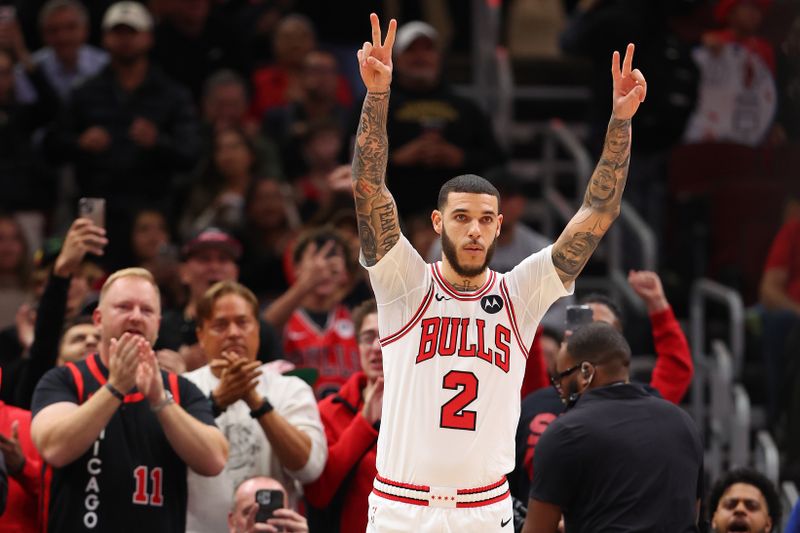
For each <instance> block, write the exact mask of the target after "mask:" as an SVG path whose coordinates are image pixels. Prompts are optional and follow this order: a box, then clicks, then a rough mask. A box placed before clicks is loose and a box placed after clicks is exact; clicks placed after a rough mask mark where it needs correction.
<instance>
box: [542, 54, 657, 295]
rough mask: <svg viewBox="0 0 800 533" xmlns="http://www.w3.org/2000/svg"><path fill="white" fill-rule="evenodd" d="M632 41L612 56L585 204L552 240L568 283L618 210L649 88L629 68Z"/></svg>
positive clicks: (555, 260) (561, 274) (558, 265)
mask: <svg viewBox="0 0 800 533" xmlns="http://www.w3.org/2000/svg"><path fill="white" fill-rule="evenodd" d="M633 48H634V47H633V44H629V45H628V49H627V50H626V51H625V60H624V61H623V63H622V68H621V69H620V62H619V59H620V56H619V52H614V54H613V56H612V59H611V77H612V79H613V82H614V95H613V110H612V114H611V122H609V124H608V132H607V133H606V140H605V144H604V145H603V153H602V155H601V156H600V161H599V162H598V163H597V167H596V168H595V170H594V173H592V177H591V178H590V179H589V186H588V187H587V189H586V195H585V196H584V198H583V204H582V205H581V207H580V209H578V212H577V213H576V214H575V216H574V217H572V220H570V221H569V223H568V224H567V227H566V228H565V229H564V231H563V232H562V233H561V236H559V238H558V240H557V241H556V243H555V244H554V245H553V252H552V254H553V264H554V265H555V267H556V270H557V271H558V275H559V277H560V278H561V281H562V282H564V284H565V285H567V284H569V283H572V282H573V281H574V280H575V278H577V277H578V274H580V273H581V271H582V270H583V267H584V266H585V265H586V262H587V261H589V258H590V257H591V255H592V253H593V252H594V250H595V248H597V245H598V243H599V242H600V239H601V238H602V237H603V235H605V234H606V231H608V228H610V227H611V224H612V223H613V222H614V220H615V219H616V218H617V216H618V215H619V210H620V204H621V202H622V191H623V190H624V189H625V182H626V181H627V179H628V165H629V163H630V155H631V119H632V118H633V115H634V114H636V110H637V109H639V104H640V103H641V102H643V101H644V97H645V95H646V94H647V83H646V82H645V79H644V76H643V75H642V73H641V72H640V71H639V69H635V70H631V65H632V64H633Z"/></svg>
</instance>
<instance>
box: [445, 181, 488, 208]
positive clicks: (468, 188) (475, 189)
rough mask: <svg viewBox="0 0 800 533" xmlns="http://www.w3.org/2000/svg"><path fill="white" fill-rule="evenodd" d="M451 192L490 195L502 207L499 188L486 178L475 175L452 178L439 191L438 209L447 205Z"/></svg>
mask: <svg viewBox="0 0 800 533" xmlns="http://www.w3.org/2000/svg"><path fill="white" fill-rule="evenodd" d="M451 192H469V193H474V194H489V195H492V196H494V197H495V198H497V205H500V193H499V192H498V191H497V187H495V186H494V185H492V184H491V182H490V181H489V180H487V179H486V178H482V177H480V176H477V175H475V174H462V175H461V176H456V177H455V178H451V179H449V180H447V181H446V182H445V184H444V185H442V188H441V189H439V199H438V201H437V202H436V206H437V208H438V209H440V210H441V209H442V208H443V207H444V205H445V204H446V203H447V197H448V196H449V195H450V193H451Z"/></svg>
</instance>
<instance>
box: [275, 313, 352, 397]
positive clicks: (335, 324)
mask: <svg viewBox="0 0 800 533" xmlns="http://www.w3.org/2000/svg"><path fill="white" fill-rule="evenodd" d="M283 353H284V354H285V356H286V359H288V360H289V361H291V362H292V363H294V364H295V365H297V366H298V367H301V368H303V367H308V368H316V369H317V370H318V371H319V378H318V379H317V382H316V384H315V385H314V390H315V392H316V393H317V396H318V397H319V396H321V395H322V393H324V392H326V391H327V390H329V389H334V390H337V389H338V388H339V387H341V386H342V384H344V382H345V381H347V379H348V378H349V377H350V376H352V375H353V374H355V373H356V372H358V371H359V370H361V360H360V358H359V354H358V342H357V341H356V337H355V327H354V326H353V321H352V319H351V318H350V312H349V311H348V310H347V308H346V307H344V306H343V305H338V306H336V307H335V308H334V309H332V310H331V311H330V312H329V313H328V320H327V323H326V324H325V328H323V329H320V328H319V326H317V324H315V323H314V321H313V320H312V319H311V318H310V317H309V316H308V315H307V314H306V312H305V311H304V310H302V309H298V310H296V311H295V312H294V313H292V316H291V317H290V318H289V321H288V322H287V323H286V326H285V327H284V330H283Z"/></svg>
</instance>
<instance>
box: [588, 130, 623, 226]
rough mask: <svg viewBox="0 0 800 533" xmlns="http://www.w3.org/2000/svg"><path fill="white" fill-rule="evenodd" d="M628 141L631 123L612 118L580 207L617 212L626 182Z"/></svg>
mask: <svg viewBox="0 0 800 533" xmlns="http://www.w3.org/2000/svg"><path fill="white" fill-rule="evenodd" d="M630 137H631V121H630V120H618V119H615V118H612V119H611V122H610V123H609V125H608V133H607V134H606V142H605V145H604V147H603V155H602V156H601V157H600V161H599V162H598V163H597V168H595V170H594V173H593V174H592V177H591V178H590V179H589V186H588V187H587V188H586V195H585V196H584V199H583V205H585V206H587V207H590V208H592V209H595V210H598V211H612V210H618V209H619V206H620V204H621V202H622V191H623V190H624V189H625V183H626V181H627V179H628V165H629V164H630V155H631V154H630V146H631V139H630Z"/></svg>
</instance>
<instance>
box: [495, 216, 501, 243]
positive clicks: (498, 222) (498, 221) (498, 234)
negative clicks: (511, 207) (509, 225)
mask: <svg viewBox="0 0 800 533" xmlns="http://www.w3.org/2000/svg"><path fill="white" fill-rule="evenodd" d="M501 227H503V215H502V213H501V214H499V215H497V232H496V233H495V235H494V238H495V239H496V238H497V237H499V236H500V228H501Z"/></svg>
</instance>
